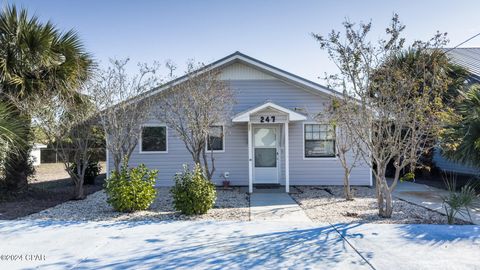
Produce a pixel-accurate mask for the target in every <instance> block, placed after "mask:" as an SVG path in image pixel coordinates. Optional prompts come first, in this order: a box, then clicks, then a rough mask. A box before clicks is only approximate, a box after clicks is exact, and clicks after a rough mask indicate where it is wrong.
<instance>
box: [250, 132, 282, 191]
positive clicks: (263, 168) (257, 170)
mask: <svg viewBox="0 0 480 270" xmlns="http://www.w3.org/2000/svg"><path fill="white" fill-rule="evenodd" d="M278 139H279V132H278V128H277V127H254V128H253V164H254V165H253V183H255V184H277V183H278V149H277V148H278Z"/></svg>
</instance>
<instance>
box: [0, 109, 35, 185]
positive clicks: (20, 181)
mask: <svg viewBox="0 0 480 270" xmlns="http://www.w3.org/2000/svg"><path fill="white" fill-rule="evenodd" d="M14 113H15V114H16V115H18V116H19V117H22V118H24V119H25V124H24V125H25V133H24V134H21V135H22V136H21V139H23V140H24V141H25V143H26V144H27V145H25V146H24V147H23V149H22V150H21V151H20V153H9V154H7V158H6V162H5V164H6V168H5V184H6V187H7V189H8V190H10V191H20V190H24V189H26V188H27V187H28V176H30V175H33V173H34V168H33V166H32V164H31V163H30V161H29V159H30V151H31V148H32V147H31V145H30V128H31V126H30V123H31V118H30V117H26V116H22V115H21V113H20V112H18V111H15V112H14Z"/></svg>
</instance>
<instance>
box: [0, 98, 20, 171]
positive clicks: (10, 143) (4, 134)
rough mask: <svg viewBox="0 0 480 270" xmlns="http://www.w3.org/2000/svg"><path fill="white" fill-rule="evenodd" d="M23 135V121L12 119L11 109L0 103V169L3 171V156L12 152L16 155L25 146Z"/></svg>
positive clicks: (4, 164)
mask: <svg viewBox="0 0 480 270" xmlns="http://www.w3.org/2000/svg"><path fill="white" fill-rule="evenodd" d="M24 133H25V126H24V121H23V120H22V119H18V118H16V117H14V115H13V114H12V108H10V107H9V106H8V105H7V104H5V103H3V102H0V152H1V155H0V168H1V169H5V167H8V164H6V163H5V154H6V153H7V152H12V153H15V154H18V153H20V152H21V150H22V148H23V147H24V146H25V141H24V140H22V136H23V134H24Z"/></svg>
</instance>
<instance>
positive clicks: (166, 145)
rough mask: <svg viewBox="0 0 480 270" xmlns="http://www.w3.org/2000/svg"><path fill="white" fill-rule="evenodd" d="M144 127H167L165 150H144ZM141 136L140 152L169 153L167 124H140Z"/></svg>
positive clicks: (139, 140)
mask: <svg viewBox="0 0 480 270" xmlns="http://www.w3.org/2000/svg"><path fill="white" fill-rule="evenodd" d="M144 127H165V151H143V150H142V135H143V128H144ZM140 129H141V131H140V138H139V139H138V150H139V153H140V154H166V153H168V127H167V125H165V124H143V125H140Z"/></svg>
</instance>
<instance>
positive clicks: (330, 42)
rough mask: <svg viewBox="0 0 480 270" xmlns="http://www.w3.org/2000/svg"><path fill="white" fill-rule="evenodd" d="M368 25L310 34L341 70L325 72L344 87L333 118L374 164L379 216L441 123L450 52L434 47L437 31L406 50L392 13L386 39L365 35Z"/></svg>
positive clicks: (387, 211)
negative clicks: (390, 168) (389, 178)
mask: <svg viewBox="0 0 480 270" xmlns="http://www.w3.org/2000/svg"><path fill="white" fill-rule="evenodd" d="M370 29H371V24H370V23H368V24H363V23H362V24H360V27H358V28H356V27H355V25H354V24H352V23H350V22H348V21H347V22H345V23H344V31H345V33H344V38H341V37H342V34H341V33H340V32H337V31H332V32H331V33H330V34H329V35H328V36H327V37H323V36H320V35H314V37H315V38H316V39H317V41H319V43H320V45H321V48H322V49H325V50H327V52H328V54H329V56H330V58H331V59H332V60H333V62H334V63H335V64H336V65H337V67H338V68H339V71H340V72H339V74H338V75H332V76H329V77H328V78H327V79H328V81H329V84H330V85H331V86H332V87H335V88H340V89H342V91H343V93H342V94H341V95H339V96H338V97H336V101H337V102H338V104H339V106H340V107H341V108H342V109H341V110H339V111H338V112H337V113H338V117H340V118H341V119H342V122H343V123H344V124H345V126H346V127H347V129H348V133H350V134H352V135H354V136H355V140H354V143H355V145H356V146H357V149H359V150H360V151H361V152H362V157H363V160H364V161H365V162H367V164H369V166H371V167H372V168H375V169H374V170H373V174H374V176H375V184H376V191H377V202H378V207H379V215H380V216H382V217H391V215H392V212H393V201H392V191H393V190H394V189H395V187H396V185H397V182H398V179H399V176H400V173H401V171H402V170H403V169H404V168H406V167H407V166H410V168H411V169H413V168H415V166H416V163H417V161H418V158H419V156H420V154H421V153H422V152H425V151H426V150H428V149H427V148H429V147H430V145H431V144H428V143H427V142H428V141H429V140H431V139H432V138H433V137H435V136H436V134H437V132H438V130H439V128H440V126H441V122H440V120H441V116H442V113H443V110H444V108H443V104H442V101H441V96H442V93H443V92H444V91H446V90H447V89H446V88H447V87H446V86H447V83H446V82H447V80H449V79H448V76H447V75H446V70H445V69H444V68H443V67H445V66H446V64H447V59H446V57H445V55H444V53H443V52H442V51H440V50H439V49H438V48H439V47H442V46H444V45H445V44H446V38H445V34H440V33H437V34H436V35H435V36H434V37H433V38H432V39H431V40H429V41H427V42H421V41H416V42H414V43H413V44H412V45H411V46H410V47H409V48H408V49H405V47H404V43H405V40H404V39H403V38H402V37H401V34H402V31H403V29H404V26H403V25H402V24H401V23H400V21H399V19H398V16H397V15H394V17H393V18H392V23H391V25H390V26H389V27H388V28H387V29H386V33H387V35H388V38H387V39H385V40H379V42H378V43H376V44H374V43H372V42H370V41H369V40H368V39H367V36H368V33H369V32H370ZM390 162H393V164H394V167H395V175H394V177H393V181H392V182H391V184H389V183H388V182H387V179H386V176H385V173H386V169H387V165H388V164H389V163H390Z"/></svg>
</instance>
